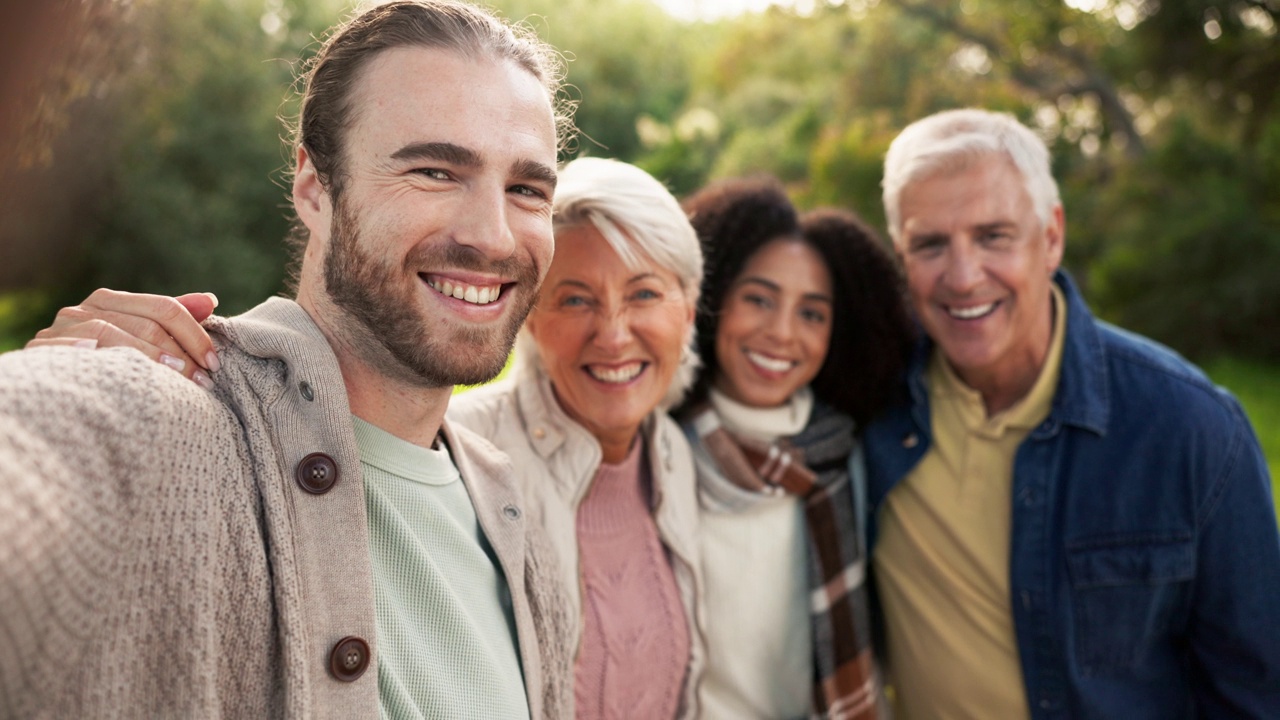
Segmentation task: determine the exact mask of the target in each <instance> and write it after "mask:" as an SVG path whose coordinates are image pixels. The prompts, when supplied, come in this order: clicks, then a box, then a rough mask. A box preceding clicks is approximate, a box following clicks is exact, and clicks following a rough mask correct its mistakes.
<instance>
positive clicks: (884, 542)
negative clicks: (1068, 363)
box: [873, 285, 1066, 720]
mask: <svg viewBox="0 0 1280 720" xmlns="http://www.w3.org/2000/svg"><path fill="white" fill-rule="evenodd" d="M1053 307H1054V317H1055V321H1054V329H1053V338H1052V340H1051V342H1050V345H1049V355H1048V357H1047V358H1046V361H1045V365H1044V368H1043V369H1042V370H1041V372H1040V377H1039V378H1037V380H1036V383H1035V385H1034V386H1032V388H1031V391H1030V392H1029V393H1028V394H1027V396H1026V397H1024V398H1023V399H1022V400H1020V401H1018V403H1017V404H1015V405H1013V406H1012V407H1010V408H1008V409H1006V410H1004V411H1002V412H1000V413H998V414H996V415H994V416H992V417H987V412H986V407H985V406H984V405H983V403H982V396H981V395H980V394H979V393H978V392H977V391H976V390H974V389H972V388H970V387H969V386H967V385H965V384H964V382H963V381H961V380H960V378H959V377H957V376H956V374H955V372H954V371H953V370H952V369H951V367H950V366H949V365H948V364H947V362H946V360H945V359H944V358H943V357H942V353H941V352H938V351H936V350H935V351H934V354H933V357H932V358H931V359H930V363H929V368H928V375H927V378H928V386H929V407H930V408H931V411H932V423H933V444H932V445H931V446H930V448H929V451H928V452H927V453H925V456H924V457H923V458H922V459H921V460H920V463H919V464H918V465H916V467H915V468H914V469H913V470H912V471H911V472H910V473H909V474H908V475H907V476H906V478H904V479H903V480H902V481H901V482H900V483H899V484H898V485H897V487H895V488H894V489H893V490H892V491H891V492H890V493H889V496H888V498H886V500H885V504H884V507H883V508H882V509H881V511H880V517H879V520H880V535H879V540H878V541H877V544H876V549H875V555H874V558H873V563H874V565H875V571H876V581H877V587H878V589H879V592H880V596H881V599H882V601H883V602H882V605H883V607H884V616H885V627H886V631H887V642H888V658H887V660H888V671H889V676H890V679H891V682H892V684H893V686H894V693H893V695H894V698H895V711H896V714H895V718H897V719H898V720H912V719H916V720H919V719H921V718H939V719H945V718H975V719H978V718H981V719H986V718H1001V720H1006V719H1012V718H1026V717H1028V710H1027V698H1026V691H1025V688H1024V686H1023V683H1022V668H1021V665H1020V664H1019V662H1018V644H1017V639H1016V638H1015V637H1014V632H1013V615H1012V610H1011V608H1010V599H1009V533H1010V525H1011V522H1012V520H1011V512H1012V499H1011V493H1012V488H1013V460H1014V454H1015V453H1016V452H1017V450H1018V445H1019V444H1021V442H1022V441H1023V439H1024V438H1025V437H1026V436H1027V434H1028V433H1029V432H1030V431H1031V430H1032V428H1034V427H1035V426H1036V425H1038V424H1039V423H1040V422H1041V421H1042V420H1044V419H1045V418H1046V417H1047V416H1048V414H1049V410H1050V409H1051V407H1052V405H1053V394H1054V390H1055V388H1056V387H1057V384H1058V375H1059V370H1060V368H1061V366H1062V342H1063V335H1064V332H1063V328H1064V327H1065V326H1066V303H1065V301H1064V299H1063V297H1062V293H1061V291H1060V290H1058V288H1057V286H1056V285H1055V286H1053Z"/></svg>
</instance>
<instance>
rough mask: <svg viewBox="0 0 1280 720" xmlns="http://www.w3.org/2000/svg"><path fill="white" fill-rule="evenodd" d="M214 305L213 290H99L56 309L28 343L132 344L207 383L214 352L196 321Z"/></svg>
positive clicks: (215, 362) (213, 366)
mask: <svg viewBox="0 0 1280 720" xmlns="http://www.w3.org/2000/svg"><path fill="white" fill-rule="evenodd" d="M217 307H218V298H217V297H215V296H214V295H213V294H212V293H189V294H187V295H179V296H177V297H169V296H166V295H149V294H140V293H129V292H122V291H119V290H107V289H105V288H103V289H99V290H95V291H94V292H93V294H91V295H90V296H89V297H88V298H86V299H85V301H84V302H82V303H80V304H79V305H74V306H71V307H65V308H63V309H62V310H59V311H58V315H57V318H56V319H55V320H54V321H53V324H52V325H50V326H49V327H47V328H45V329H44V330H41V331H40V332H38V333H36V337H35V339H33V340H32V341H31V342H29V343H27V347H28V348H33V347H41V346H48V345H74V346H78V347H90V348H92V347H98V348H107V347H131V348H135V349H137V350H140V351H142V353H143V354H145V355H146V356H147V357H150V358H151V359H152V360H155V361H156V362H159V363H161V364H163V365H167V366H169V367H171V368H173V369H174V370H177V371H178V372H180V373H182V374H183V375H185V376H186V377H188V378H191V379H192V380H195V381H196V382H197V383H200V384H201V385H203V386H205V387H209V386H210V381H209V376H208V374H207V373H209V372H215V371H217V370H218V356H217V354H216V353H215V352H214V351H213V342H212V341H211V340H210V339H209V334H208V333H206V332H205V331H204V328H202V327H200V323H201V322H203V321H204V320H205V318H207V317H209V316H210V315H212V314H213V311H214V309H215V308H217Z"/></svg>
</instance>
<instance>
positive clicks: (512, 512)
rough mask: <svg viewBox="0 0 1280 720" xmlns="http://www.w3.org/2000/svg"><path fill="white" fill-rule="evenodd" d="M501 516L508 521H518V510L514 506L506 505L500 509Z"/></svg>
mask: <svg viewBox="0 0 1280 720" xmlns="http://www.w3.org/2000/svg"><path fill="white" fill-rule="evenodd" d="M502 514H503V515H506V516H507V519H508V520H519V519H520V508H518V507H516V506H515V505H508V506H506V507H504V508H502Z"/></svg>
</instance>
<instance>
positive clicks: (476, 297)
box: [427, 278, 502, 305]
mask: <svg viewBox="0 0 1280 720" xmlns="http://www.w3.org/2000/svg"><path fill="white" fill-rule="evenodd" d="M427 284H428V285H430V286H431V287H432V288H434V289H435V290H436V291H437V292H439V293H440V294H441V295H446V296H449V297H454V298H457V299H459V300H463V301H465V302H469V303H473V304H475V305H488V304H489V303H491V302H493V301H494V300H497V299H498V295H499V294H501V293H502V286H501V285H485V286H477V285H463V284H461V283H459V284H457V285H454V284H453V283H451V282H449V281H448V280H439V279H436V278H427Z"/></svg>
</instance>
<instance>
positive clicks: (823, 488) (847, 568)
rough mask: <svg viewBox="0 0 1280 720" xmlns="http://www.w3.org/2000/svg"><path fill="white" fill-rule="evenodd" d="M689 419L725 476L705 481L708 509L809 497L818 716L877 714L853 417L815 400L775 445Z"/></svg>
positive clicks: (715, 421)
mask: <svg viewBox="0 0 1280 720" xmlns="http://www.w3.org/2000/svg"><path fill="white" fill-rule="evenodd" d="M691 421H692V425H693V427H694V430H695V431H696V433H697V435H698V437H699V439H700V441H701V443H702V445H703V447H704V448H705V449H706V451H707V454H708V455H709V456H710V457H711V459H712V460H714V461H715V463H716V466H717V467H716V469H717V470H719V473H718V475H720V476H721V477H722V478H723V480H721V479H720V478H716V479H714V480H713V481H712V482H710V483H704V484H703V488H702V495H703V501H704V502H706V503H709V504H711V505H713V506H720V508H722V509H727V508H734V507H737V508H740V507H742V506H743V504H744V500H745V499H746V498H749V497H751V495H753V494H758V495H756V496H757V497H759V496H760V495H776V494H779V493H783V492H785V493H790V494H793V495H796V496H797V497H800V498H803V499H804V503H805V505H804V507H805V520H806V525H807V529H808V536H809V553H808V555H809V589H810V593H809V598H810V627H811V628H812V631H813V652H814V657H813V660H814V663H813V665H814V687H813V716H814V717H815V718H822V719H824V720H826V719H830V720H873V719H874V718H877V717H879V708H878V704H877V703H878V700H879V697H880V688H879V681H878V679H877V677H876V671H875V666H874V661H873V659H872V655H871V627H870V623H869V621H868V613H867V591H866V587H865V586H864V584H863V581H864V578H865V575H866V557H865V553H866V548H865V547H863V541H862V536H861V533H860V532H859V529H860V528H861V526H862V523H861V519H860V518H858V517H857V512H856V510H855V502H854V490H853V484H852V483H851V482H850V480H849V467H848V462H849V455H850V454H851V453H852V452H853V450H854V442H855V441H854V435H853V430H854V427H853V420H852V419H851V418H850V417H848V416H847V415H844V414H842V413H839V412H836V411H835V410H833V409H832V408H829V407H826V406H825V405H822V404H821V403H816V404H815V405H814V408H813V413H812V415H811V416H810V418H809V422H808V424H807V425H806V426H805V428H804V429H803V430H801V431H800V432H799V433H798V434H796V435H794V436H792V437H790V438H786V439H781V440H778V441H775V442H773V443H771V444H767V445H766V444H763V443H759V442H756V441H753V440H748V439H745V438H741V437H737V436H735V435H733V434H731V433H730V432H729V431H728V430H726V429H725V428H724V427H723V426H722V424H721V421H720V417H719V415H718V414H717V413H716V411H715V409H714V408H712V407H710V406H709V405H708V406H704V407H700V408H696V409H695V410H694V411H693V412H692V413H691ZM725 481H727V482H725ZM717 483H719V486H717ZM730 485H731V487H729V486H730ZM743 491H747V492H746V493H744V492H743ZM747 502H749V501H747Z"/></svg>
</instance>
